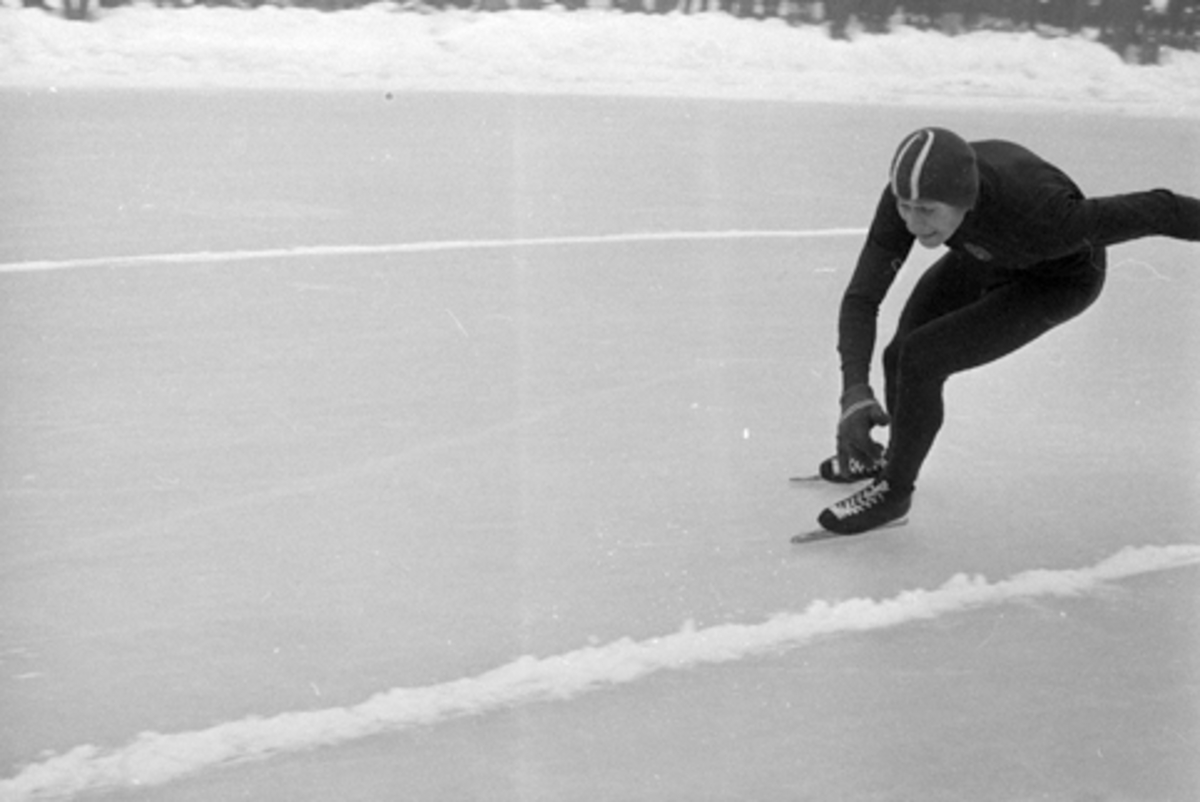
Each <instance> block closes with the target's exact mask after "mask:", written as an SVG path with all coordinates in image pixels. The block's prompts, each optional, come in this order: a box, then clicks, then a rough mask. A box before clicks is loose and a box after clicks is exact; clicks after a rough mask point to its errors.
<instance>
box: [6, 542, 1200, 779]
mask: <svg viewBox="0 0 1200 802" xmlns="http://www.w3.org/2000/svg"><path fill="white" fill-rule="evenodd" d="M1195 564H1200V546H1195V545H1175V546H1145V547H1140V548H1126V549H1123V550H1121V551H1119V552H1117V553H1116V554H1114V555H1112V556H1110V557H1108V558H1107V559H1104V560H1102V561H1100V562H1099V563H1097V564H1095V565H1093V566H1090V567H1087V568H1081V569H1075V570H1033V571H1025V572H1022V573H1019V574H1016V575H1015V576H1013V577H1011V578H1009V579H1006V580H1003V581H999V582H989V581H987V580H986V579H985V578H983V577H979V576H975V577H969V576H965V575H958V576H955V577H953V578H952V579H950V580H949V581H948V582H946V583H945V584H944V585H942V586H941V587H939V588H936V589H934V590H923V589H917V590H910V591H905V592H903V593H901V594H899V595H898V596H895V597H893V598H890V599H885V600H882V601H876V600H873V599H850V600H847V601H842V602H832V603H831V602H826V601H817V602H814V603H813V604H811V605H810V606H809V607H808V609H806V610H805V611H804V612H802V613H783V614H780V615H777V616H775V617H773V618H771V619H770V620H768V621H765V622H762V623H756V624H724V625H719V626H713V627H709V628H705V629H696V628H695V627H694V626H692V625H690V624H689V625H685V626H684V627H683V629H681V630H680V631H679V632H677V633H674V634H670V635H665V636H662V637H657V638H650V639H648V640H644V641H634V640H631V639H629V638H625V639H621V640H618V641H614V642H612V643H609V644H606V645H602V646H589V647H586V648H582V649H578V650H576V651H572V652H567V653H564V654H559V655H554V656H551V657H544V658H536V657H530V656H526V657H521V658H518V659H517V660H514V661H513V662H511V663H509V664H507V665H504V666H501V667H499V668H496V669H494V670H492V671H488V672H486V673H484V674H480V675H479V676H475V677H465V678H462V679H458V680H453V681H450V682H445V683H442V684H439V685H433V686H428V687H423V688H394V689H392V690H389V691H385V692H383V693H379V694H377V695H375V696H373V697H371V698H370V699H367V700H366V701H365V702H362V703H361V704H358V705H355V706H353V707H339V708H330V709H325V710H315V711H305V712H294V713H284V714H281V715H278V716H274V717H271V718H259V717H251V718H246V719H242V720H240V721H232V722H228V723H224V724H220V725H217V726H215V727H211V728H209V729H205V730H199V731H195V732H182V733H175V734H160V733H155V732H146V733H142V734H141V735H139V736H138V737H137V738H136V739H135V740H134V741H133V742H132V743H130V744H129V745H127V746H125V747H123V748H120V749H117V750H112V751H104V750H102V749H101V748H99V747H96V746H92V745H87V746H79V747H76V748H75V749H72V750H71V751H69V752H67V753H65V754H62V755H58V756H53V757H49V758H47V759H45V760H43V761H42V762H40V763H36V764H33V765H30V766H27V767H26V768H25V769H24V770H23V771H21V772H20V773H19V774H18V775H17V776H16V777H14V778H12V779H9V780H3V781H0V800H4V801H5V802H16V800H26V799H39V798H47V797H56V796H64V795H68V794H73V793H82V792H88V791H99V790H104V789H115V788H126V787H145V786H154V785H160V784H163V783H167V782H170V781H172V780H175V779H178V778H180V777H183V776H186V775H189V774H193V773H195V772H198V771H201V770H203V769H207V768H211V767H214V766H217V765H221V764H226V763H233V762H241V761H246V760H256V759H262V758H266V757H270V756H272V755H277V754H280V753H285V752H295V751H300V750H305V749H312V748H315V747H322V746H332V745H336V744H340V743H345V742H348V741H352V740H357V739H360V738H366V737H369V736H372V735H375V734H378V733H381V732H386V731H395V730H401V729H407V728H412V727H419V726H428V725H432V724H437V723H440V722H442V721H446V720H448V719H452V718H457V717H462V716H470V715H480V714H484V713H487V712H489V711H493V710H497V709H503V708H509V707H513V706H517V705H523V704H530V703H535V702H542V701H549V700H556V699H569V698H571V697H574V696H577V695H579V694H583V693H587V692H589V691H594V690H598V689H601V688H604V687H608V686H614V685H621V684H625V683H629V682H634V681H636V680H640V679H642V678H644V677H647V676H649V675H651V674H654V673H657V672H660V671H665V670H682V669H689V668H692V667H695V666H699V665H704V664H714V663H726V662H731V661H736V660H741V659H744V658H747V657H753V656H755V655H761V654H770V653H777V652H781V651H785V650H788V649H794V648H797V647H800V646H803V645H805V644H807V643H809V642H811V641H813V640H816V639H818V638H822V637H830V636H836V635H840V634H843V633H849V632H861V631H867V630H878V629H885V628H888V627H895V626H899V625H902V624H906V623H909V622H912V621H919V620H926V619H932V618H937V617H939V616H943V615H948V614H952V613H958V612H963V611H967V610H973V609H979V608H982V607H988V606H993V605H998V604H1004V603H1007V602H1011V601H1014V600H1021V599H1031V598H1039V597H1051V598H1053V597H1071V596H1078V595H1081V594H1085V593H1088V592H1092V591H1095V590H1097V589H1099V588H1101V587H1103V585H1104V583H1106V582H1109V581H1112V580H1118V579H1125V578H1128V577H1133V576H1137V575H1139V574H1146V573H1152V572H1157V571H1163V570H1167V569H1171V568H1178V567H1182V566H1187V565H1195Z"/></svg>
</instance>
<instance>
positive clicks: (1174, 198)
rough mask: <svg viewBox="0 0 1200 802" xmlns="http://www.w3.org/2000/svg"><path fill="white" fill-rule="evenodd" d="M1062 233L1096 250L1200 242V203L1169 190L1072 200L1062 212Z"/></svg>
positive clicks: (1067, 239)
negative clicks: (1158, 240) (1134, 243)
mask: <svg viewBox="0 0 1200 802" xmlns="http://www.w3.org/2000/svg"><path fill="white" fill-rule="evenodd" d="M1060 231H1061V232H1062V236H1063V238H1064V239H1065V240H1066V241H1068V242H1079V243H1083V242H1086V243H1089V244H1091V245H1093V246H1095V247H1104V246H1107V245H1116V244H1118V243H1121V242H1128V241H1130V240H1135V239H1140V238H1142V237H1150V236H1164V237H1172V238H1174V239H1181V240H1192V241H1200V200H1198V199H1196V198H1192V197H1188V196H1187V195H1179V194H1176V193H1174V192H1172V191H1170V190H1168V189H1154V190H1149V191H1147V192H1131V193H1128V194H1124V195H1110V196H1107V197H1102V198H1085V199H1072V200H1071V201H1070V202H1068V203H1066V204H1064V207H1063V209H1062V214H1061V225H1060Z"/></svg>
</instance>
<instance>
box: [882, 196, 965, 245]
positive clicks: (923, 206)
mask: <svg viewBox="0 0 1200 802" xmlns="http://www.w3.org/2000/svg"><path fill="white" fill-rule="evenodd" d="M896 207H897V208H898V209H899V210H900V217H902V218H903V219H904V224H905V225H906V226H908V230H909V231H910V232H911V233H912V235H913V236H914V237H916V238H917V241H918V242H920V243H921V244H922V245H924V246H925V247H926V248H936V247H938V246H939V245H942V244H944V243H945V242H946V240H948V239H950V237H951V236H953V234H954V232H955V231H957V230H958V227H959V226H960V225H962V221H963V218H964V217H966V216H967V210H966V209H960V208H959V207H957V206H951V205H950V204H948V203H942V202H940V201H929V200H920V199H917V200H897V201H896Z"/></svg>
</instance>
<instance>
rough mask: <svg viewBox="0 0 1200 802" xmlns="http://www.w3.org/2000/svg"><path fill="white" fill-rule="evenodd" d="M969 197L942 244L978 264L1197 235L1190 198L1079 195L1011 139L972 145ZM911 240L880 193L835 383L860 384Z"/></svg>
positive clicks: (1061, 261) (843, 323)
mask: <svg viewBox="0 0 1200 802" xmlns="http://www.w3.org/2000/svg"><path fill="white" fill-rule="evenodd" d="M971 147H972V148H974V150H975V155H976V158H977V160H978V165H979V198H978V200H977V201H976V203H975V207H974V208H973V209H972V210H971V211H969V212H967V215H966V217H965V218H964V219H963V222H962V225H961V226H960V227H959V228H958V230H957V231H955V232H954V236H952V237H950V239H949V240H947V241H946V247H948V248H950V250H952V251H954V252H957V253H959V254H962V255H963V256H966V257H969V258H971V259H974V260H976V261H978V262H982V263H985V264H990V265H994V266H996V267H999V268H1006V269H1009V270H1013V271H1027V272H1028V273H1029V274H1030V275H1036V274H1046V275H1051V274H1053V273H1055V272H1057V271H1060V270H1062V269H1063V267H1064V266H1065V265H1069V264H1078V263H1079V262H1080V258H1081V257H1085V256H1086V255H1087V254H1088V253H1090V252H1091V251H1092V250H1093V249H1096V248H1103V247H1105V246H1107V245H1115V244H1117V243H1120V242H1127V241H1129V240H1133V239H1138V238H1140V237H1147V236H1151V235H1156V234H1158V235H1163V236H1168V237H1173V238H1176V239H1184V240H1193V241H1200V200H1197V199H1196V198H1191V197H1187V196H1184V195H1178V194H1176V193H1173V192H1171V191H1170V190H1166V189H1156V190H1151V191H1148V192H1135V193H1130V194H1125V195H1113V196H1110V197H1104V198H1085V197H1084V196H1083V192H1082V191H1080V189H1079V187H1078V186H1076V185H1075V182H1074V181H1072V180H1071V179H1070V178H1069V177H1068V176H1067V175H1066V173H1064V172H1063V171H1062V170H1060V169H1058V168H1057V167H1055V166H1054V165H1052V164H1050V163H1049V162H1047V161H1045V160H1043V159H1041V158H1040V157H1038V156H1037V155H1036V154H1034V153H1032V152H1030V151H1029V150H1026V149H1025V148H1023V147H1021V146H1020V145H1016V144H1013V143H1012V142H1003V141H999V140H990V141H985V142H972V143H971ZM914 241H915V237H913V235H912V234H911V233H909V231H908V228H907V227H906V226H905V224H904V220H903V219H901V217H900V213H899V212H898V211H897V209H896V200H895V198H894V196H893V195H892V192H891V189H890V188H887V189H885V190H884V192H883V195H882V196H881V197H880V199H879V205H878V207H877V208H876V210H875V219H874V221H873V222H872V223H871V228H870V231H869V232H868V234H867V241H866V243H865V244H864V245H863V249H862V252H861V253H860V254H859V257H858V264H857V266H856V267H855V269H854V275H853V277H852V278H851V279H850V284H849V286H848V287H847V288H846V293H845V295H844V296H843V298H842V306H841V315H840V319H839V324H838V351H839V352H840V354H841V357H842V380H843V386H844V388H849V387H852V386H854V385H856V384H865V383H866V382H867V381H868V376H869V372H870V363H871V355H872V353H873V351H874V348H875V321H876V317H877V315H878V312H879V305H880V303H882V302H883V299H884V296H886V295H887V292H888V290H889V289H890V288H891V286H892V282H893V281H894V280H895V278H896V273H897V272H898V271H899V270H900V268H901V266H902V265H903V264H904V261H905V260H906V259H907V258H908V255H909V252H910V251H911V250H912V246H913V242H914Z"/></svg>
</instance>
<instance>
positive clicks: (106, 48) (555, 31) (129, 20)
mask: <svg viewBox="0 0 1200 802" xmlns="http://www.w3.org/2000/svg"><path fill="white" fill-rule="evenodd" d="M0 85H4V86H10V87H13V86H17V87H43V88H67V87H193V88H195V87H199V88H206V87H208V88H218V87H220V88H281V89H367V90H372V91H398V92H405V91H445V90H449V91H512V92H550V93H572V94H621V95H641V96H658V97H661V96H679V97H713V98H756V99H775V100H801V101H831V102H850V103H862V102H869V103H921V104H930V103H938V104H940V103H950V104H953V105H956V106H962V105H964V104H984V105H989V106H1002V107H1007V108H1019V107H1043V108H1045V107H1053V108H1064V107H1070V108H1073V109H1093V110H1095V109H1098V110H1110V111H1120V112H1124V113H1135V114H1152V115H1170V116H1183V115H1190V114H1195V113H1196V110H1197V109H1200V54H1198V53H1191V52H1180V51H1168V52H1166V53H1165V54H1164V64H1162V65H1161V66H1156V67H1139V66H1134V65H1129V64H1125V63H1124V62H1122V61H1121V59H1120V58H1118V57H1117V55H1116V54H1114V53H1113V52H1112V51H1110V50H1109V49H1108V48H1106V47H1104V46H1103V45H1101V44H1098V43H1096V42H1092V41H1088V40H1087V39H1086V38H1082V37H1076V38H1044V37H1041V36H1038V35H1037V34H1033V33H1000V32H976V33H971V34H968V35H964V36H958V37H949V36H945V35H943V34H940V33H931V32H921V31H917V30H913V29H908V28H903V27H901V28H899V29H897V30H896V31H895V32H894V33H892V34H890V35H885V36H870V35H859V36H857V37H855V39H854V41H850V42H845V41H834V40H831V39H830V38H829V36H828V35H827V33H826V32H825V29H824V28H823V27H819V26H802V27H798V28H794V27H789V26H788V25H786V24H785V23H784V22H783V21H781V20H769V21H755V20H739V19H735V18H732V17H730V16H728V15H725V14H720V13H711V14H697V15H681V14H674V15H668V16H653V15H644V14H621V13H616V12H610V11H603V10H588V11H582V12H574V13H571V12H565V11H562V10H560V9H557V8H551V9H548V10H544V11H512V12H507V13H496V14H488V13H473V12H462V11H446V12H438V13H432V14H423V13H414V12H411V11H403V10H400V9H397V8H396V7H395V6H390V5H375V6H370V7H367V8H363V9H359V10H351V11H343V12H338V13H334V14H327V13H322V12H318V11H312V10H304V9H279V8H275V7H271V6H266V7H262V8H259V9H257V10H253V11H250V10H237V9H227V8H225V9H222V8H217V9H209V8H191V9H157V8H153V7H145V6H136V7H127V8H120V9H114V10H102V11H100V12H99V16H98V19H97V20H96V21H94V22H92V23H78V22H74V23H73V22H68V21H66V20H64V19H62V18H61V17H59V16H57V15H50V14H46V13H45V12H42V11H37V10H26V9H18V8H12V7H5V8H0Z"/></svg>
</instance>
